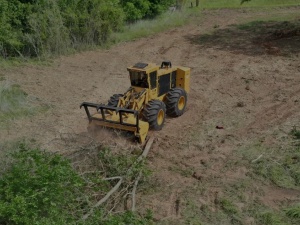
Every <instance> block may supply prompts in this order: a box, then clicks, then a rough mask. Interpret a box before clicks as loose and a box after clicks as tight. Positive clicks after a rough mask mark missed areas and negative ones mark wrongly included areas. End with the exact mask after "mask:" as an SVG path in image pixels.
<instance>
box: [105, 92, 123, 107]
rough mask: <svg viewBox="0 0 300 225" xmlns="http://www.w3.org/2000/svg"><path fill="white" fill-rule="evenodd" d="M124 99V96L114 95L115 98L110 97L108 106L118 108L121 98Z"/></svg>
mask: <svg viewBox="0 0 300 225" xmlns="http://www.w3.org/2000/svg"><path fill="white" fill-rule="evenodd" d="M121 97H123V95H122V94H114V95H113V96H111V97H110V99H109V100H108V103H107V105H108V106H112V107H117V106H118V103H119V98H121Z"/></svg>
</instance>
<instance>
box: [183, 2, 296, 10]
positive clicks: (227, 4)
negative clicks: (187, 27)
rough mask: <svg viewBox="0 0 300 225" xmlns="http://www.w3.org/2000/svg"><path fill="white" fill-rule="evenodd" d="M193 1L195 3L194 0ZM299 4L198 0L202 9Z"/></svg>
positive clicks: (290, 3)
mask: <svg viewBox="0 0 300 225" xmlns="http://www.w3.org/2000/svg"><path fill="white" fill-rule="evenodd" d="M188 2H193V5H195V2H196V1H188ZM294 5H300V2H299V1H298V0H285V1H282V0H252V1H249V2H244V3H243V4H241V1H240V0H200V7H201V8H203V9H215V8H240V7H243V8H244V7H275V6H294Z"/></svg>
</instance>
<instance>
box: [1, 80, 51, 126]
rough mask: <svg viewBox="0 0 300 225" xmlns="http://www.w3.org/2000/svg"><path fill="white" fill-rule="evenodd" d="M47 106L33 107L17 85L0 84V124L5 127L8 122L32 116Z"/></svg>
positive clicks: (44, 109)
mask: <svg viewBox="0 0 300 225" xmlns="http://www.w3.org/2000/svg"><path fill="white" fill-rule="evenodd" d="M47 109H48V106H47V105H43V106H36V107H35V106H33V105H32V104H31V103H30V101H29V98H28V95H27V93H26V92H24V91H23V90H22V89H21V88H20V86H19V85H16V84H10V83H8V82H1V83H0V124H2V125H3V127H5V126H4V125H7V124H8V123H9V121H10V120H14V119H18V118H20V117H24V116H32V115H34V114H36V113H37V112H41V111H46V110H47Z"/></svg>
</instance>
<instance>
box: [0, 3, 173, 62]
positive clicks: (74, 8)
mask: <svg viewBox="0 0 300 225" xmlns="http://www.w3.org/2000/svg"><path fill="white" fill-rule="evenodd" d="M173 2H174V0H163V1H158V0H142V1H137V0H126V1H120V0H27V1H24V0H0V56H2V57H3V58H9V57H16V56H21V57H43V56H51V55H55V54H63V53H66V52H67V51H68V50H69V49H80V48H82V47H85V46H91V45H92V46H93V45H103V44H105V43H106V42H107V40H108V39H109V37H110V34H111V33H112V32H113V31H118V30H120V29H121V28H122V27H123V25H124V23H125V22H126V21H136V20H138V19H142V18H153V17H154V16H156V15H159V14H161V13H162V12H163V11H164V10H167V8H168V6H170V5H171V4H172V3H173Z"/></svg>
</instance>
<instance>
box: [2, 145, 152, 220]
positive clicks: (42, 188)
mask: <svg viewBox="0 0 300 225" xmlns="http://www.w3.org/2000/svg"><path fill="white" fill-rule="evenodd" d="M0 147H1V146H0ZM96 151H100V152H101V154H100V155H98V160H101V163H102V164H101V165H103V166H104V168H105V169H106V170H107V171H106V170H105V171H101V170H99V171H98V170H95V173H91V172H90V171H89V169H91V168H90V167H89V168H88V171H81V175H79V173H78V172H77V171H76V170H74V169H73V167H72V164H71V162H70V161H69V160H67V159H65V158H63V157H62V156H59V155H57V154H53V153H49V152H45V151H41V150H39V149H32V148H30V147H28V146H27V145H25V144H20V145H19V147H18V149H16V150H15V151H14V152H13V153H11V154H10V156H9V157H7V158H4V159H3V158H2V162H0V165H1V167H0V224H24V225H27V224H30V225H31V224H41V225H44V224H55V225H57V224H58V225H59V224H61V225H64V224H85V225H86V224H103V225H113V224H118V225H119V224H124V225H125V224H132V225H135V224H151V223H152V222H151V221H152V215H151V213H148V214H147V215H145V217H141V216H138V215H137V214H135V213H132V212H126V211H125V212H122V213H117V214H110V213H108V210H110V209H111V207H115V204H117V198H116V197H114V200H113V203H111V204H112V205H110V203H109V201H107V202H106V206H105V205H104V206H103V207H97V208H95V209H94V210H93V212H92V213H91V215H90V216H89V217H88V218H87V219H86V220H82V218H83V216H84V215H85V214H86V213H87V212H90V210H91V208H92V207H93V205H95V202H97V201H99V199H101V198H102V197H103V196H104V195H105V194H106V193H107V192H108V191H109V190H110V189H111V188H112V186H114V184H113V182H112V184H111V183H110V182H109V181H105V180H103V179H102V178H101V177H102V176H101V175H102V174H103V175H107V176H111V175H113V174H114V173H116V175H124V176H125V174H124V171H127V170H128V167H129V166H132V171H133V172H134V171H137V168H140V165H138V164H137V165H135V164H134V165H133V164H132V162H133V161H132V160H133V158H132V157H129V158H128V159H126V157H124V156H123V157H122V158H121V157H119V156H114V155H113V154H111V153H110V150H109V149H107V148H106V150H103V149H97V148H96ZM102 151H103V153H102ZM104 153H107V155H105V154H104ZM84 154H85V153H84ZM80 158H84V157H82V156H81V157H80ZM85 159H86V158H85ZM3 161H5V163H4V162H3ZM97 162H99V161H97ZM85 166H87V165H85V164H83V167H85ZM89 166H90V165H89ZM94 169H95V168H94ZM126 175H128V176H129V177H128V178H129V180H128V181H124V182H127V183H126V187H127V188H129V184H131V182H132V181H131V180H130V177H131V175H133V174H132V173H130V174H126ZM120 198H121V200H122V201H123V200H124V199H123V198H122V196H121V197H120ZM106 207H108V208H106ZM107 209H108V210H107Z"/></svg>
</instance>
